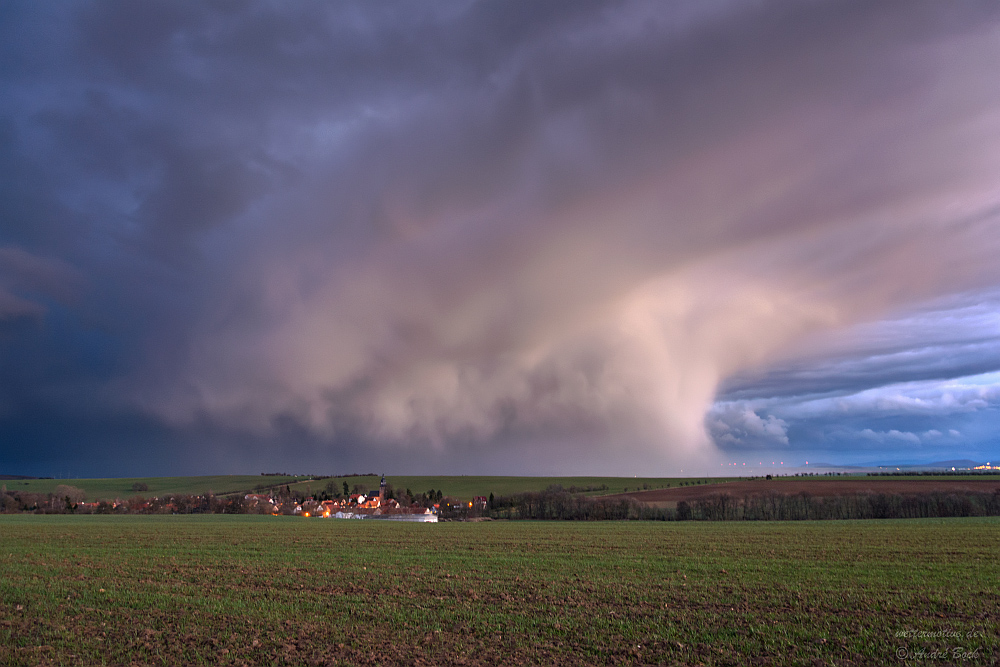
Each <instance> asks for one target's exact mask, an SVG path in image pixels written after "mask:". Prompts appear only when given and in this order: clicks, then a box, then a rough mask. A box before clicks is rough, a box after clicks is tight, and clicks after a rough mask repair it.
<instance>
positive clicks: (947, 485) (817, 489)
mask: <svg viewBox="0 0 1000 667" xmlns="http://www.w3.org/2000/svg"><path fill="white" fill-rule="evenodd" d="M996 491H1000V480H973V479H970V480H949V479H944V480H935V479H927V480H923V479H921V480H892V479H879V478H877V477H875V478H870V479H851V480H839V479H834V480H831V479H821V480H813V479H773V480H765V479H756V480H749V481H742V482H724V483H721V484H704V485H693V486H678V487H672V488H669V489H654V490H651V491H637V492H633V493H621V494H617V495H615V496H605V497H614V498H634V499H635V500H638V501H640V502H644V503H664V502H668V503H669V502H679V501H681V500H689V501H690V500H698V499H700V498H708V497H710V496H716V495H719V494H729V495H731V496H734V497H739V498H742V497H744V496H756V495H766V494H771V493H777V494H783V495H798V494H800V493H807V494H809V495H811V496H816V497H832V496H850V495H856V494H865V493H892V494H903V495H909V494H921V493H994V492H996Z"/></svg>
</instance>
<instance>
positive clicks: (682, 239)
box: [0, 1, 1000, 474]
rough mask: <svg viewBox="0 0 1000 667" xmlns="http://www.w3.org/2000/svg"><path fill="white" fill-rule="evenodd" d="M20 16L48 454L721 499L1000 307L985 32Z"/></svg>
mask: <svg viewBox="0 0 1000 667" xmlns="http://www.w3.org/2000/svg"><path fill="white" fill-rule="evenodd" d="M3 11H4V12H6V13H7V15H8V16H7V18H6V19H5V20H4V21H2V22H0V24H2V25H3V26H4V27H3V28H0V31H2V33H3V35H2V39H0V43H3V44H5V46H3V47H0V60H2V62H4V63H6V64H5V66H4V67H3V68H2V69H3V71H4V72H6V73H5V74H3V75H0V76H2V77H3V78H2V86H3V89H4V91H5V95H4V96H3V97H4V99H5V101H3V102H0V142H2V143H3V145H4V150H3V151H2V152H0V156H2V157H0V173H2V174H3V175H4V178H2V179H0V197H2V201H3V202H4V204H3V207H4V211H5V213H6V217H7V219H8V220H9V223H5V225H4V228H3V230H2V231H0V327H2V326H3V324H2V323H3V322H5V321H7V320H10V319H12V318H24V317H30V318H34V319H35V321H36V322H40V323H41V324H39V325H38V326H35V327H33V328H32V327H29V328H27V329H24V328H17V329H16V330H15V329H11V333H10V334H9V335H8V336H7V338H5V339H3V340H0V346H3V347H0V355H8V357H7V358H8V360H7V361H6V362H4V363H5V364H7V367H6V368H7V370H6V372H5V374H4V376H3V377H4V379H3V380H0V392H2V395H0V404H3V405H7V410H6V411H5V412H4V413H3V414H5V415H7V416H6V417H3V416H0V418H2V419H5V420H7V422H8V427H9V428H10V429H14V431H16V432H17V433H19V434H21V437H22V438H24V439H25V441H26V442H30V441H31V439H32V437H36V436H33V435H32V434H33V433H40V432H41V431H38V430H37V429H36V427H35V426H33V424H36V423H37V422H39V421H40V420H42V419H43V416H44V415H53V414H55V415H59V418H60V419H63V420H66V422H67V423H70V422H73V420H78V421H79V420H81V419H82V420H83V421H85V422H86V424H87V425H88V426H87V428H88V429H94V431H93V432H94V438H95V440H99V439H100V438H99V437H98V435H99V433H100V429H101V428H102V427H101V426H99V425H97V424H99V423H100V422H101V420H97V422H96V424H95V423H94V422H93V421H92V420H93V415H95V414H105V415H108V417H107V419H108V420H111V421H112V422H114V423H116V424H119V425H120V424H121V423H124V422H128V423H130V424H135V426H134V428H132V427H129V428H125V427H115V428H114V429H111V431H114V432H115V433H118V434H119V435H116V436H115V438H118V439H121V440H122V442H123V443H124V442H125V440H127V439H129V438H131V440H130V442H135V441H136V440H138V441H140V444H134V445H126V444H122V445H121V447H122V449H123V451H133V450H130V449H129V448H130V447H133V448H134V451H135V452H137V453H136V457H138V458H139V459H141V457H142V456H143V454H142V452H144V451H147V450H148V448H149V447H152V445H151V444H148V443H153V442H156V443H162V442H164V441H166V442H172V443H174V444H175V446H176V447H178V448H180V449H183V450H185V451H190V452H191V453H192V454H191V455H192V457H194V458H197V457H198V456H199V454H198V452H200V451H202V452H203V453H202V454H200V456H202V457H203V459H202V460H203V462H204V463H205V465H223V464H222V463H219V462H220V461H227V460H234V459H237V460H239V461H241V462H243V463H241V465H244V464H245V465H257V464H258V463H260V464H264V463H265V462H269V461H294V460H305V461H311V462H317V461H323V462H328V461H332V462H334V464H335V465H364V464H366V462H367V463H369V464H370V465H376V463H374V462H377V461H385V460H393V461H395V462H397V463H396V464H397V465H400V466H407V465H410V466H420V465H424V463H423V462H426V461H428V460H433V461H434V465H436V466H439V465H452V466H453V468H454V469H456V470H465V469H472V468H475V469H476V471H484V472H489V471H490V470H502V471H504V472H514V471H524V472H529V471H532V470H537V469H540V468H541V469H545V470H548V469H552V470H556V469H563V470H565V469H569V468H572V469H573V471H574V472H577V471H579V472H582V471H597V470H600V471H607V472H611V473H621V474H625V473H628V474H631V473H632V472H635V471H636V470H648V469H655V470H657V471H662V472H664V473H667V472H671V471H673V470H674V469H675V468H680V467H685V466H686V467H687V469H688V470H695V469H698V468H699V466H700V467H701V468H705V469H707V468H708V467H709V466H716V467H717V466H718V463H717V460H718V457H720V456H722V455H724V454H725V452H727V451H729V450H730V449H732V450H734V451H737V450H740V449H741V448H754V447H757V448H760V447H772V446H773V447H778V448H781V449H782V450H783V451H788V450H793V451H794V450H796V449H801V450H802V451H807V450H808V449H809V447H812V446H813V444H814V443H815V442H820V441H822V442H825V443H826V442H829V438H827V437H826V436H824V435H823V430H822V428H825V427H821V426H819V425H818V424H819V422H817V421H815V420H814V421H810V422H808V424H806V422H797V421H796V417H795V416H794V415H793V412H795V411H794V410H792V408H790V407H788V405H790V403H789V401H792V398H793V397H792V396H791V394H793V393H795V392H799V391H801V392H802V393H801V395H799V398H801V401H800V403H799V404H797V405H799V407H797V408H796V410H799V411H802V410H806V409H807V408H806V407H804V406H806V405H813V406H816V405H819V404H818V403H816V402H815V401H816V400H823V401H830V402H831V403H830V404H829V405H827V404H823V407H817V408H816V409H817V410H821V411H823V414H824V415H827V416H829V415H833V414H835V413H836V411H837V410H838V409H839V408H837V407H836V405H842V404H843V401H844V400H847V399H846V398H843V397H841V398H831V397H829V396H828V397H825V398H822V399H815V397H813V399H815V400H813V399H809V400H813V402H812V403H807V398H806V397H805V396H806V394H809V393H810V392H811V393H813V394H817V393H823V392H831V391H847V389H846V388H845V387H846V385H847V384H851V383H853V387H852V389H851V391H854V392H855V394H854V395H855V396H856V397H863V396H866V395H867V394H866V393H865V392H879V391H883V390H882V389H880V387H883V386H886V385H889V384H892V383H893V382H899V381H900V379H901V377H902V376H905V375H906V373H907V372H910V373H919V372H920V370H919V369H926V368H927V367H928V366H927V363H928V362H927V359H926V357H925V358H924V360H923V361H921V360H919V359H918V357H919V354H916V353H913V354H916V356H910V357H908V355H911V351H912V350H918V349H921V346H923V347H926V345H924V343H922V341H923V340H924V339H921V340H914V341H906V340H897V341H896V348H897V349H896V350H895V351H894V352H892V353H891V354H895V355H897V356H896V357H895V358H894V360H893V361H892V362H891V363H889V362H888V361H886V357H884V356H883V357H880V359H881V360H882V362H885V363H882V365H881V366H879V363H876V360H874V357H872V356H871V355H868V356H866V353H865V350H868V349H870V348H871V347H872V346H873V345H875V344H876V337H875V335H874V333H873V332H876V331H878V329H877V325H878V323H880V322H889V321H894V322H897V323H898V322H902V321H903V320H904V319H906V318H907V317H910V318H916V317H918V315H916V314H914V313H919V312H924V313H932V312H943V311H940V310H939V311H932V310H928V307H929V306H928V304H932V303H942V301H941V300H943V299H944V300H947V299H962V298H964V299H967V300H968V299H971V300H972V304H971V305H969V304H966V306H963V307H965V308H973V307H974V306H975V303H978V301H976V297H975V296H974V295H979V294H985V295H988V294H992V292H991V291H990V290H993V289H995V288H996V287H997V286H998V284H1000V268H998V267H1000V264H998V263H997V262H996V257H997V256H998V255H1000V253H998V251H1000V187H998V185H997V184H998V183H1000V178H998V176H1000V143H998V142H997V139H996V137H1000V111H998V110H1000V89H998V88H997V87H996V86H991V85H989V83H990V82H991V81H992V80H993V79H994V78H995V77H994V70H995V63H996V62H997V58H998V56H1000V40H998V37H1000V12H998V11H997V8H996V7H995V6H994V5H993V4H992V3H985V2H984V3H963V4H961V5H954V4H949V5H942V4H939V3H913V2H906V3H894V2H886V3H867V2H837V3H833V2H816V3H796V2H777V1H775V2H761V3H754V4H752V5H747V4H745V3H729V2H697V3H681V4H673V5H670V6H665V5H663V4H662V3H659V2H617V3H604V2H600V3H590V2H567V3H558V2H556V3H546V4H545V5H542V6H536V5H529V4H518V3H510V4H498V3H475V2H470V3H421V4H418V5H414V4H410V3H397V4H393V3H389V4H381V5H377V6H373V5H371V4H369V3H357V4H352V3H339V4H337V5H334V6H326V5H305V6H284V5H273V4H266V3H251V4H246V5H239V6H228V5H204V4H201V3H176V2H163V3H160V2H149V3H142V4H134V3H127V2H126V3H114V2H109V3H97V4H86V3H85V4H79V5H73V6H60V7H44V6H42V7H38V6H34V5H32V4H30V3H24V4H15V5H13V6H10V7H8V8H6V9H5V10H3ZM69 276H72V280H71V279H70V278H69ZM29 277H30V280H29ZM31 280H34V281H35V282H34V283H31V284H29V283H30V281H31ZM69 282H72V283H73V284H74V285H76V287H74V288H73V290H75V291H73V294H74V295H76V296H74V297H73V298H72V299H68V300H67V299H66V298H64V297H62V296H58V295H57V292H58V294H62V292H59V290H61V289H63V285H64V284H68V283H69ZM33 285H36V286H33ZM39 295H41V296H39ZM46 295H48V296H46ZM983 298H984V299H986V297H983ZM50 299H56V301H59V303H60V304H63V305H59V306H58V307H57V308H56V310H55V311H53V310H52V308H53V306H51V305H48V300H50ZM980 301H981V300H980ZM921 309H924V310H923V311H921ZM963 312H965V313H966V314H968V312H969V311H963ZM989 312H990V311H988V310H987V311H985V312H983V313H980V314H979V320H977V323H974V324H971V323H970V324H969V328H968V331H972V330H974V331H975V335H974V336H973V335H972V334H969V335H970V336H971V337H972V338H975V337H977V336H978V340H979V341H980V342H979V343H978V344H985V345H988V344H989V343H988V341H990V340H994V339H996V334H997V333H998V332H997V331H996V330H995V326H994V325H995V320H992V321H991V320H990V319H989ZM908 313H909V315H908ZM893 318H895V319H893ZM928 322H934V323H936V324H935V325H934V326H932V325H931V324H928ZM967 322H971V320H967ZM884 326H889V325H887V324H886V325H884ZM920 326H921V327H923V328H922V329H921V331H924V332H925V333H926V332H927V331H930V330H931V329H932V328H934V327H936V328H934V330H935V331H938V332H939V334H940V335H939V338H941V337H942V336H943V338H948V336H949V335H950V334H947V335H946V334H941V333H940V332H941V331H945V332H947V331H949V329H948V328H947V326H946V324H942V320H940V319H936V318H935V317H934V316H932V315H927V321H924V322H923V324H921V325H920ZM865 327H869V328H868V329H866V328H865ZM873 327H875V328H873ZM918 328H919V327H918ZM0 330H2V329H0ZM909 330H910V329H907V331H909ZM882 331H885V329H882ZM968 331H967V332H966V333H968ZM865 332H867V334H866V333H865ZM904 338H905V337H904ZM838 341H839V342H838ZM838 345H839V347H838ZM15 348H16V349H22V350H28V351H30V352H31V354H28V355H26V356H23V357H22V358H19V359H17V360H13V361H12V360H10V357H9V355H10V354H12V353H11V352H10V351H11V350H13V349H15ZM956 349H957V348H956ZM50 350H55V352H54V354H55V358H58V359H60V360H61V362H60V363H59V364H58V370H55V371H53V370H46V368H50V365H49V364H46V363H44V362H43V361H42V360H43V359H45V358H46V354H47V353H48V351H50ZM890 356H891V355H890ZM48 358H49V359H50V360H51V359H52V358H53V357H52V356H51V355H50V356H49V357H48ZM866 360H867V361H866ZM862 368H863V369H864V370H865V371H866V373H860V371H861V369H862ZM823 369H826V371H825V372H824V371H823ZM996 369H997V366H996V365H994V366H993V367H992V368H980V369H979V372H989V371H992V370H996ZM900 373H902V376H901V375H900ZM817 374H818V375H819V377H817ZM969 374H970V373H966V375H969ZM793 380H794V382H793ZM785 381H788V382H785ZM789 383H790V384H789ZM838 383H839V384H838ZM837 386H840V387H841V389H839V390H838V389H836V387H837ZM782 392H784V393H785V394H786V396H785V397H786V399H788V400H787V401H786V404H783V405H785V412H782V411H781V410H778V409H775V410H774V411H772V412H768V411H767V409H765V407H766V406H767V405H770V403H767V401H773V400H776V399H775V398H774V397H775V396H776V395H778V394H780V393H782ZM966 395H967V393H966V394H962V396H966ZM83 397H85V398H83ZM796 400H798V399H796ZM852 400H860V399H852ZM883 400H886V399H884V398H883ZM962 400H964V399H962ZM837 401H840V403H837ZM902 403H905V401H902ZM902 403H901V404H902ZM966 404H967V405H970V404H968V402H967V403H966ZM81 415H87V416H86V417H82V416H81ZM883 416H884V415H883ZM802 418H803V419H804V417H802ZM879 418H881V416H880V417H879ZM810 419H812V417H810ZM122 420H124V422H123V421H122ZM105 423H106V421H105ZM831 423H832V422H831ZM810 425H811V426H810ZM854 426H857V428H855V431H856V432H858V433H862V435H861V436H858V438H857V440H856V442H858V443H863V442H866V441H867V440H871V439H872V438H877V439H878V440H879V442H880V443H891V442H892V441H898V442H900V443H903V444H904V445H905V444H907V443H908V442H909V441H910V440H911V439H910V438H908V437H899V436H897V435H893V434H904V435H905V434H910V435H913V434H914V433H927V432H930V431H931V430H933V427H932V426H927V427H926V428H924V427H921V428H919V429H917V430H916V431H914V430H913V429H908V428H907V427H906V425H905V424H900V425H898V426H893V427H892V428H883V427H882V426H881V425H880V424H876V423H872V424H869V425H865V424H861V423H858V424H856V425H853V426H852V428H854ZM950 426H951V425H946V424H941V425H938V426H937V428H938V430H939V431H940V432H941V433H943V434H947V433H948V431H949V428H950ZM2 428H4V426H3V422H0V429H2ZM810 429H813V430H810ZM816 429H819V430H816ZM865 429H868V431H867V433H868V435H863V432H864V431H865ZM960 430H962V432H963V433H964V432H966V431H965V430H964V429H960ZM12 432H13V431H12ZM122 433H127V434H131V435H129V436H127V437H126V436H125V435H122ZM135 433H141V434H146V435H143V436H140V437H138V438H137V437H136V436H135ZM154 434H155V435H154ZM37 437H40V436H37ZM913 437H919V438H922V439H924V440H928V441H929V440H934V438H927V437H926V436H924V435H920V436H917V435H914V436H913ZM948 437H949V436H946V435H943V436H942V437H941V438H940V439H939V440H940V441H941V442H945V441H947V440H948ZM143 438H146V442H147V445H142V444H141V441H143ZM866 439H867V440H866ZM838 442H840V443H841V444H839V445H838V446H840V447H843V448H844V451H847V452H849V451H850V448H851V445H850V442H851V440H850V439H842V440H840V441H838ZM204 443H209V446H208V447H207V448H206V447H204V446H203V445H204ZM909 444H912V443H911V442H910V443H909ZM157 446H160V445H157ZM863 446H864V445H863V444H861V445H858V447H863ZM209 452H210V453H209ZM81 455H82V454H81ZM19 456H22V455H19ZM24 457H27V458H24ZM296 457H298V458H296ZM425 457H429V458H425ZM449 461H451V462H452V463H451V464H449V463H448V462H449ZM476 461H479V462H480V464H478V465H480V466H482V467H485V468H489V470H483V468H482V467H479V468H477V467H476V466H477V464H476V463H475V462H476ZM17 462H18V465H23V466H26V467H28V468H30V467H31V466H33V465H34V466H37V465H41V464H39V463H37V462H36V463H32V462H31V459H30V457H28V456H27V455H23V456H22V458H18V459H17ZM0 463H2V460H0ZM156 465H161V464H159V463H157V464H156ZM560 466H561V467H560Z"/></svg>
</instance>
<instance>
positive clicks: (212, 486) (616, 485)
mask: <svg viewBox="0 0 1000 667" xmlns="http://www.w3.org/2000/svg"><path fill="white" fill-rule="evenodd" d="M731 479H736V478H731V477H718V478H709V477H700V478H653V477H644V478H643V477H640V478H636V477H486V476H475V475H452V476H448V475H444V476H441V475H437V476H414V475H410V476H387V477H386V481H387V482H388V483H390V484H392V485H393V487H395V488H396V489H398V490H399V491H401V492H402V491H405V490H406V489H407V488H409V489H410V490H411V491H413V492H414V493H416V494H420V493H424V492H426V491H429V490H430V489H434V490H435V491H437V490H440V491H442V493H443V494H444V495H446V496H454V497H456V498H460V499H463V500H471V499H472V497H473V496H488V495H489V494H490V493H493V494H495V495H497V496H500V495H508V494H512V493H522V492H525V491H542V490H544V489H545V488H547V487H549V486H551V485H553V484H560V485H562V486H564V487H565V488H567V489H568V488H570V487H573V486H575V487H577V488H579V489H581V490H582V489H586V488H591V489H597V488H599V487H606V488H605V489H603V490H600V491H596V490H592V491H585V493H588V494H589V495H594V494H598V493H622V492H624V491H625V490H626V489H627V490H629V491H636V490H640V489H642V487H643V485H645V486H646V488H647V489H660V488H666V487H668V486H677V485H678V484H680V483H682V482H686V483H694V482H696V481H697V482H700V483H714V482H724V481H728V480H731ZM344 482H347V484H348V487H349V488H352V489H353V488H354V487H355V486H356V485H357V486H362V487H365V488H368V489H378V485H379V477H377V476H375V475H364V476H351V477H331V478H325V479H314V478H312V477H309V476H306V475H300V476H298V477H292V476H287V477H286V476H276V475H267V476H264V475H215V476H200V477H130V478H121V479H115V478H109V479H24V480H19V479H16V480H2V481H0V484H3V485H4V486H6V487H7V489H8V490H11V491H29V492H31V493H51V492H52V491H53V490H54V489H55V488H56V486H58V485H60V484H68V485H69V486H75V487H77V488H79V489H83V490H84V491H85V492H86V494H87V497H86V500H87V501H95V500H100V499H104V500H113V499H114V498H128V497H131V496H134V495H137V493H136V492H135V491H133V490H132V485H133V484H136V483H140V484H145V485H146V486H147V487H148V491H143V492H141V493H139V494H138V495H143V496H164V495H169V494H175V493H176V494H193V495H201V494H204V493H206V492H208V491H212V492H213V493H215V494H216V495H222V494H226V493H233V492H246V491H249V490H251V489H253V488H255V487H258V486H260V485H273V486H278V485H282V486H284V485H287V486H289V487H290V488H291V489H292V490H296V491H301V492H303V493H316V492H319V491H322V490H323V489H325V488H326V486H327V485H328V484H331V483H332V484H333V488H335V489H336V490H337V491H343V486H342V485H343V483H344Z"/></svg>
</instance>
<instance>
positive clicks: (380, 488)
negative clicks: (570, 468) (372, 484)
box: [378, 473, 385, 507]
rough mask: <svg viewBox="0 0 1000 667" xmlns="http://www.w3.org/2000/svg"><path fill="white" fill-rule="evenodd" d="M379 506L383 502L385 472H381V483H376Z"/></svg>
mask: <svg viewBox="0 0 1000 667" xmlns="http://www.w3.org/2000/svg"><path fill="white" fill-rule="evenodd" d="M378 504H379V507H381V506H382V505H384V504H385V473H383V474H382V483H381V484H379V485H378Z"/></svg>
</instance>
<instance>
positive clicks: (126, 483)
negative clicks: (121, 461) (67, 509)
mask: <svg viewBox="0 0 1000 667" xmlns="http://www.w3.org/2000/svg"><path fill="white" fill-rule="evenodd" d="M301 479H302V477H301V476H299V477H294V476H276V475H267V476H264V475H202V476H195V477H127V478H126V477H122V478H114V477H109V478H103V479H13V480H11V479H5V480H2V481H0V484H2V485H3V486H6V487H7V489H8V490H10V491H28V492H30V493H52V491H53V490H54V489H55V488H56V487H57V486H58V485H60V484H67V485H69V486H75V487H76V488H78V489H83V490H84V491H85V492H86V493H87V496H86V500H87V501H88V502H92V501H95V500H102V499H103V500H114V499H115V498H129V497H131V496H134V495H137V493H136V492H135V491H133V490H132V485H133V484H136V483H139V484H145V485H146V486H147V487H148V490H147V491H143V492H141V493H140V494H138V495H143V496H157V495H158V496H165V495H169V494H184V495H202V494H204V493H206V492H208V491H211V492H212V493H215V494H217V495H219V494H226V493H232V492H235V491H248V490H250V489H252V488H254V487H255V486H258V485H261V484H269V485H270V484H275V485H277V484H294V483H296V482H297V481H299V480H301Z"/></svg>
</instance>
